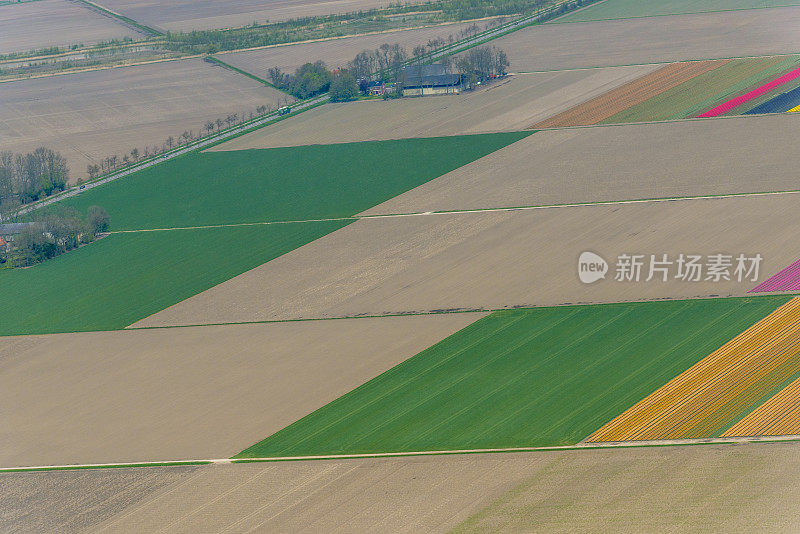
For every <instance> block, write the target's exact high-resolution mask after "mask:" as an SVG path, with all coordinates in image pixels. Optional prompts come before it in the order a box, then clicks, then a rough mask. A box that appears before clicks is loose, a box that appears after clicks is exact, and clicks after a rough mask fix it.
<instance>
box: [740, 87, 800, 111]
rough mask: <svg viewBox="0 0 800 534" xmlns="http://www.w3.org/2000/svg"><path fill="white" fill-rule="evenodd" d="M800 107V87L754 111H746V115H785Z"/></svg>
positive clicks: (759, 106) (768, 101)
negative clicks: (786, 112) (784, 113)
mask: <svg viewBox="0 0 800 534" xmlns="http://www.w3.org/2000/svg"><path fill="white" fill-rule="evenodd" d="M798 105H800V87H796V88H794V89H792V90H791V91H787V92H785V93H783V94H780V95H778V96H776V97H775V98H772V99H770V100H767V101H766V102H764V103H762V104H759V105H758V106H756V107H754V108H753V109H751V110H749V111H746V112H745V114H746V115H758V114H761V113H783V112H785V111H789V110H790V109H794V108H795V107H797V106H798Z"/></svg>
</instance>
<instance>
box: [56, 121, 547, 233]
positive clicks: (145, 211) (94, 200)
mask: <svg viewBox="0 0 800 534" xmlns="http://www.w3.org/2000/svg"><path fill="white" fill-rule="evenodd" d="M531 133H532V132H512V133H500V134H484V135H462V136H454V137H433V138H426V139H402V140H394V141H372V142H366V143H345V144H337V145H312V146H301V147H291V148H271V149H262V150H241V151H235V152H204V153H197V152H195V153H191V154H188V155H186V156H183V157H180V158H176V159H175V160H170V161H167V162H164V163H162V164H160V165H157V166H155V167H152V168H149V169H146V170H144V171H141V172H139V173H136V174H135V175H133V176H130V177H126V178H123V179H121V180H117V181H115V182H111V183H109V184H107V185H105V186H103V187H98V188H95V189H90V190H87V191H85V192H84V193H82V194H81V195H79V196H77V197H73V198H71V199H67V200H65V201H64V202H63V204H64V205H69V206H74V207H75V208H77V209H78V210H80V211H81V212H84V213H85V211H86V208H87V207H89V206H91V205H92V204H97V205H99V206H103V207H104V208H105V209H106V211H108V213H109V215H110V216H111V225H112V229H115V230H120V229H126V230H129V229H139V228H174V227H181V226H198V225H210V224H223V223H240V222H260V221H276V220H303V219H318V218H325V217H348V216H350V215H355V214H356V213H358V212H360V211H363V210H366V209H368V208H371V207H372V206H374V205H376V204H379V203H381V202H383V201H385V200H388V199H390V198H392V197H394V196H396V195H399V194H400V193H403V192H405V191H407V190H409V189H412V188H414V187H417V186H418V185H421V184H423V183H425V182H427V181H430V180H432V179H434V178H436V177H438V176H441V175H443V174H445V173H447V172H450V171H452V170H454V169H457V168H458V167H461V166H462V165H466V164H467V163H470V162H471V161H474V160H476V159H478V158H480V157H483V156H485V155H487V154H490V153H492V152H494V151H495V150H498V149H500V148H502V147H504V146H506V145H508V144H510V143H513V142H514V141H518V140H519V139H522V138H523V137H526V136H528V135H530V134H531Z"/></svg>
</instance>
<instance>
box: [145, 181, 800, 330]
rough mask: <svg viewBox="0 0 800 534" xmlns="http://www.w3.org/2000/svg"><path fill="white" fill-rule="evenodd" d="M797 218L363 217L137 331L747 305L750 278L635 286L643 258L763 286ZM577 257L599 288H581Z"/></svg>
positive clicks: (628, 207) (637, 208)
mask: <svg viewBox="0 0 800 534" xmlns="http://www.w3.org/2000/svg"><path fill="white" fill-rule="evenodd" d="M798 209H800V194H792V195H785V196H780V197H778V196H770V197H735V198H727V199H714V200H692V201H683V202H660V203H648V204H621V205H605V206H582V207H570V208H557V209H545V210H524V211H505V212H482V213H459V214H433V215H418V216H401V217H389V218H378V219H362V220H360V221H357V222H355V223H354V224H351V225H349V226H347V227H345V228H342V229H340V230H337V231H336V232H333V233H331V234H328V235H327V236H325V237H323V238H321V239H318V240H317V241H314V242H313V243H310V244H308V245H306V246H303V247H301V248H299V249H297V250H294V251H292V252H290V253H288V254H286V255H284V256H281V257H280V258H277V259H275V260H273V261H271V262H268V263H266V264H264V265H261V266H259V267H257V268H255V269H253V270H251V271H248V272H246V273H244V274H242V275H239V276H237V277H235V278H233V279H231V280H228V281H227V282H224V283H222V284H220V285H218V286H216V287H213V288H211V289H209V290H207V291H205V292H203V293H200V294H198V295H195V296H194V297H192V298H189V299H187V300H185V301H183V302H181V303H179V304H176V305H175V306H172V307H171V308H168V309H166V310H164V311H161V312H159V313H156V314H154V315H152V316H150V317H148V318H145V319H143V320H141V321H139V322H138V323H136V326H159V325H173V324H196V323H205V322H210V323H224V322H235V321H253V320H265V319H282V318H292V317H336V316H349V315H356V314H382V313H397V312H415V311H416V312H421V311H432V310H440V309H462V308H466V309H476V308H477V309H486V308H488V309H495V308H503V307H513V306H541V305H557V304H568V303H572V304H577V303H599V302H615V301H629V300H650V299H665V298H690V297H708V296H716V295H721V296H725V295H745V294H746V292H747V290H749V289H751V288H752V287H754V286H755V285H756V283H757V282H737V281H736V280H735V279H734V280H730V281H720V282H713V281H700V282H689V281H682V280H675V279H673V278H671V277H670V279H669V280H668V281H666V282H664V281H662V280H661V278H660V277H659V278H656V279H654V280H651V281H650V282H645V281H644V280H645V279H646V278H647V277H648V275H649V272H648V270H647V269H648V265H649V258H650V255H651V254H655V255H657V256H658V257H659V258H660V255H662V254H669V255H670V256H671V257H672V259H673V260H675V259H676V258H677V256H678V254H681V253H683V254H701V255H710V254H716V253H727V254H740V253H741V254H747V255H748V256H751V255H755V254H756V253H760V254H761V255H762V257H763V261H762V263H761V269H760V272H759V280H763V279H765V278H766V277H767V276H771V275H773V274H774V273H775V272H777V271H779V270H780V269H783V268H784V267H785V266H786V265H788V264H790V263H792V262H794V261H795V260H796V259H797V258H798V256H800V246H796V245H793V243H794V242H795V241H796V240H795V238H794V235H795V233H796V232H795V225H794V224H793V222H795V221H796V217H797V210H798ZM584 251H593V252H595V253H597V254H600V255H601V256H602V257H604V258H605V259H606V260H607V261H608V262H609V273H608V274H607V276H606V279H605V280H600V281H597V282H595V283H594V284H592V285H585V284H583V283H581V282H580V280H579V279H578V271H577V269H578V257H579V255H580V254H581V253H582V252H584ZM620 254H643V255H645V256H646V258H645V259H646V260H647V261H646V262H645V265H644V267H643V268H642V277H641V281H639V282H617V281H615V280H614V275H615V264H616V259H617V257H618V255H620ZM703 262H705V259H704V260H703ZM672 268H673V271H672V274H673V275H674V274H675V272H676V270H675V269H676V267H675V266H674V265H673V267H672ZM254 295H256V296H257V298H254ZM265 296H266V297H265Z"/></svg>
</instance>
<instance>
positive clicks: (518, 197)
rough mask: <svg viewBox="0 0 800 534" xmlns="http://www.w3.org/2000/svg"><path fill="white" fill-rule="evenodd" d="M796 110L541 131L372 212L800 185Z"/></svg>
mask: <svg viewBox="0 0 800 534" xmlns="http://www.w3.org/2000/svg"><path fill="white" fill-rule="evenodd" d="M798 128H800V117H797V116H793V114H782V115H763V116H759V117H755V116H748V117H741V118H738V117H737V118H730V119H713V120H712V119H705V120H697V121H682V122H671V123H659V124H627V125H618V126H599V127H591V128H574V129H565V130H546V131H541V132H537V133H535V134H533V135H531V136H529V137H526V138H525V139H522V140H520V141H517V142H516V143H514V144H511V145H509V146H507V147H505V148H503V149H501V150H498V151H497V152H493V153H492V154H489V155H488V156H485V157H483V158H481V159H479V160H476V161H474V162H472V163H470V164H468V165H465V166H463V167H461V168H459V169H456V170H454V171H452V172H450V173H448V174H445V175H443V176H440V177H439V178H436V179H434V180H432V181H430V182H428V183H426V184H423V185H421V186H419V187H416V188H414V189H412V190H410V191H408V192H406V193H404V194H402V195H399V196H397V197H394V198H392V199H390V200H387V201H386V202H384V203H382V204H379V205H378V206H375V207H374V208H371V209H369V210H367V211H365V212H364V214H368V215H375V214H384V213H414V212H424V211H437V210H459V209H477V208H499V207H510V206H541V205H549V204H565V203H573V202H597V201H607V200H629V199H641V198H664V197H676V196H697V195H711V194H731V193H757V192H764V191H787V190H797V189H800V176H798V173H797V168H798V167H800V154H798V152H797V150H796V149H795V147H796V143H795V137H796V132H797V129H798Z"/></svg>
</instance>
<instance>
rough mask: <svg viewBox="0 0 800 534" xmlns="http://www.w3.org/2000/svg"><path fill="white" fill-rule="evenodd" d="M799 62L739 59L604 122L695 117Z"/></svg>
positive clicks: (781, 58)
mask: <svg viewBox="0 0 800 534" xmlns="http://www.w3.org/2000/svg"><path fill="white" fill-rule="evenodd" d="M796 64H797V58H796V57H794V56H789V57H788V58H787V57H785V56H768V57H758V58H747V59H735V60H732V61H730V62H728V63H726V64H725V65H722V66H720V67H719V68H716V69H713V70H711V71H708V72H705V73H702V74H700V75H698V76H695V77H694V78H692V79H690V80H687V81H686V82H684V83H682V84H680V85H678V86H676V87H673V88H671V89H669V90H667V91H664V92H662V93H660V94H658V95H656V96H654V97H652V98H649V99H647V100H646V101H644V102H642V103H640V104H637V105H635V106H631V107H630V108H628V109H626V110H624V111H622V112H620V113H617V114H615V115H613V116H612V117H609V118H607V119H605V120H603V121H602V123H603V124H614V123H623V122H646V121H653V120H674V119H684V118H687V117H694V116H695V115H696V114H698V113H702V112H703V111H705V110H707V109H708V108H709V107H711V106H714V105H715V104H717V103H719V102H720V101H724V100H727V99H729V98H731V97H733V96H736V95H737V94H739V93H741V92H742V91H746V90H748V89H749V88H751V87H752V86H753V85H760V84H762V83H764V82H765V81H766V79H768V77H769V76H777V75H779V74H781V73H782V72H783V71H785V70H787V69H790V68H792V67H794V66H796Z"/></svg>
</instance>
